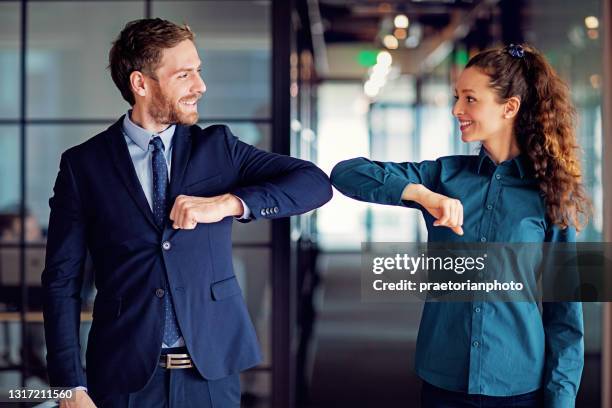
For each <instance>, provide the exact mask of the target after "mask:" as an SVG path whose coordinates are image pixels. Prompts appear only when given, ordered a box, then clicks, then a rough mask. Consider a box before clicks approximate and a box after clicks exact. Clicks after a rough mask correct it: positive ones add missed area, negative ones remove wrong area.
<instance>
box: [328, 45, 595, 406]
mask: <svg viewBox="0 0 612 408" xmlns="http://www.w3.org/2000/svg"><path fill="white" fill-rule="evenodd" d="M455 98H456V102H455V105H454V108H453V115H454V116H455V117H456V118H457V120H458V121H459V125H460V128H461V139H462V140H463V141H464V142H475V141H479V142H481V149H480V154H479V155H477V156H448V157H441V158H439V159H437V160H434V161H423V162H420V163H390V162H377V161H370V160H368V159H365V158H355V159H351V160H346V161H343V162H340V163H338V164H337V165H336V166H335V167H334V169H333V170H332V174H331V180H332V183H333V185H334V186H335V187H336V188H337V189H338V190H339V191H340V192H342V193H343V194H345V195H347V196H349V197H352V198H354V199H357V200H360V201H367V202H372V203H380V204H388V205H398V206H406V207H411V208H417V209H420V210H421V211H422V213H423V217H424V219H425V223H426V225H427V231H428V241H429V242H452V241H460V242H568V241H574V240H575V233H576V229H581V228H582V227H583V226H584V224H585V223H586V220H587V218H588V213H589V209H590V204H589V201H588V199H587V197H586V195H585V193H584V188H583V185H582V182H581V171H580V162H579V159H578V157H577V152H576V149H577V143H576V137H575V133H574V117H575V115H574V109H573V107H572V104H571V102H570V97H569V92H568V90H567V87H566V85H565V84H564V83H563V82H562V80H561V79H560V78H559V77H558V75H557V74H556V73H555V72H554V70H553V68H552V67H551V66H550V64H549V63H548V62H547V61H546V60H545V58H544V57H543V56H542V55H541V54H540V53H539V52H538V51H536V50H535V49H534V48H531V47H528V46H520V45H510V46H508V47H504V48H497V49H492V50H488V51H484V52H482V53H480V54H478V55H476V56H474V57H472V58H471V59H470V61H469V62H468V64H467V66H466V69H465V70H464V71H463V72H462V73H461V75H460V77H459V78H458V80H457V83H456V89H455ZM444 227H446V228H444ZM583 334H584V332H583V318H582V305H581V304H580V303H576V302H558V303H544V304H543V305H542V312H540V310H539V308H538V306H537V304H535V303H529V302H507V303H504V302H464V303H459V302H453V303H450V302H449V303H442V302H431V303H426V304H425V307H424V310H423V316H422V318H421V324H420V328H419V335H418V339H417V349H416V363H415V366H416V367H415V369H416V372H417V374H418V375H419V377H421V378H422V379H423V381H424V383H423V389H422V397H421V400H422V404H423V406H425V407H435V408H442V407H476V406H478V407H485V406H486V407H488V406H491V407H504V406H507V407H540V406H546V407H563V408H567V407H573V406H574V404H575V398H576V393H577V391H578V386H579V384H580V377H581V375H582V368H583V362H584V356H583V354H584V353H583V352H584V343H583Z"/></svg>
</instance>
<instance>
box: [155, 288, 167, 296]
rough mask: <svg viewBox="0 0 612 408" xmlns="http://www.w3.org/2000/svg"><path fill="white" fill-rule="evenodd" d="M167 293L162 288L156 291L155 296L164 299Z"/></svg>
mask: <svg viewBox="0 0 612 408" xmlns="http://www.w3.org/2000/svg"><path fill="white" fill-rule="evenodd" d="M165 293H166V291H165V290H163V289H162V288H159V289H157V290H156V291H155V296H157V297H158V298H160V299H161V298H163V297H164V294H165Z"/></svg>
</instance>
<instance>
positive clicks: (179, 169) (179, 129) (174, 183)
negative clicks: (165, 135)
mask: <svg viewBox="0 0 612 408" xmlns="http://www.w3.org/2000/svg"><path fill="white" fill-rule="evenodd" d="M190 156H191V132H190V130H189V127H188V126H181V125H176V130H175V131H174V137H173V139H172V170H171V172H170V194H169V195H168V200H169V202H168V212H170V210H171V209H172V206H173V205H174V200H175V199H176V196H177V195H178V194H179V191H180V190H181V186H182V185H183V176H184V175H185V169H186V168H187V164H188V163H189V157H190Z"/></svg>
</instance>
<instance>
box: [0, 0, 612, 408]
mask: <svg viewBox="0 0 612 408" xmlns="http://www.w3.org/2000/svg"><path fill="white" fill-rule="evenodd" d="M610 3H611V0H583V1H580V2H577V1H558V0H412V1H409V0H405V1H369V0H361V1H358V0H271V1H266V0H231V1H230V0H204V1H161V0H152V1H149V0H140V1H113V0H105V1H102V0H99V1H41V0H32V1H13V0H9V1H6V0H0V152H1V153H0V158H1V159H0V390H5V389H8V388H10V387H15V386H29V387H34V386H39V385H44V384H46V372H45V346H44V334H43V331H42V314H41V305H40V303H41V302H40V273H41V271H42V268H43V264H44V252H45V237H46V230H47V224H48V217H49V206H48V199H49V197H50V196H51V194H52V187H53V182H54V180H55V177H56V175H57V171H58V165H59V157H60V154H61V153H62V152H63V151H64V150H66V149H67V148H69V147H71V146H74V145H76V144H78V143H81V142H83V141H85V140H87V139H88V138H90V137H91V136H93V135H95V134H97V133H99V132H100V131H102V130H104V129H106V128H107V127H108V126H109V125H110V124H112V123H113V122H114V121H115V120H116V119H117V118H118V117H119V116H120V115H122V114H123V113H125V111H126V110H127V109H128V105H127V104H126V103H125V102H123V100H122V99H121V97H120V94H119V92H118V91H117V89H116V88H115V86H114V84H113V82H112V80H111V78H110V74H109V71H108V70H107V68H106V67H107V65H108V60H107V55H108V50H109V48H110V45H111V42H112V41H113V40H114V38H115V36H116V35H117V34H118V33H119V31H120V30H121V28H122V27H123V26H124V25H125V23H126V22H128V21H130V20H133V19H137V18H142V17H162V18H167V19H170V20H172V21H175V22H177V23H183V22H185V23H187V24H189V25H190V26H191V28H192V29H193V31H194V32H195V33H196V41H197V46H198V50H199V52H200V56H201V58H202V61H203V70H202V76H203V78H204V80H205V81H206V84H207V89H208V90H207V92H206V94H205V96H204V98H203V99H202V100H201V101H200V106H199V111H200V122H201V123H200V125H201V126H206V125H208V124H212V123H226V124H228V125H229V126H230V127H231V129H232V131H233V132H234V133H235V134H236V135H238V136H239V137H240V138H241V139H243V140H245V141H246V142H248V143H251V144H255V145H257V146H258V147H261V148H263V149H266V150H270V151H275V152H280V153H284V154H291V155H293V156H296V157H301V158H304V159H307V160H312V161H314V162H316V163H317V164H318V165H319V166H320V167H321V168H323V169H324V170H325V171H326V172H327V173H328V174H329V171H330V170H331V168H332V167H333V165H334V164H335V163H337V162H338V161H340V160H343V159H346V158H350V157H355V156H366V157H372V158H375V159H376V160H393V161H420V160H424V159H433V158H436V157H439V156H443V155H449V154H470V153H472V154H474V153H476V152H477V150H476V147H477V146H473V145H465V144H462V143H461V141H460V138H459V131H458V126H457V122H456V121H455V120H454V119H453V117H452V116H451V113H450V111H451V107H452V103H453V83H454V80H455V78H456V76H457V75H458V73H459V72H460V71H461V69H462V68H463V66H464V65H465V64H466V63H467V60H468V59H469V57H470V56H471V55H473V54H474V53H475V52H478V51H479V50H482V49H485V48H487V47H489V46H494V45H499V44H502V43H505V44H508V43H512V42H514V43H519V42H529V43H531V44H533V45H535V46H536V47H538V48H539V49H540V50H542V51H543V52H544V53H545V55H546V56H547V57H548V58H549V60H550V61H551V62H552V63H553V65H554V66H555V68H556V69H557V70H558V72H559V73H560V74H561V75H562V77H563V78H564V79H565V80H566V81H567V82H568V83H569V85H570V88H571V91H572V96H573V100H574V103H575V105H576V107H577V110H578V116H579V122H578V129H577V130H578V137H579V140H580V144H581V147H582V149H583V156H582V159H583V166H584V170H585V174H584V176H585V182H586V184H587V187H588V191H589V193H590V195H591V197H592V199H593V203H594V210H595V211H594V218H593V220H592V222H591V223H590V225H589V227H588V228H587V229H586V230H585V231H584V232H583V233H582V234H581V235H580V236H579V238H580V240H583V241H610V239H612V230H611V225H612V224H611V222H612V221H610V217H609V216H608V217H604V213H606V214H608V215H609V214H610V213H609V208H610V207H609V202H610V200H609V199H610V197H611V195H612V194H611V192H610V189H611V187H610V185H611V184H610V180H609V179H608V183H607V185H606V183H605V175H606V174H607V173H609V171H610V168H609V167H606V166H608V164H607V163H608V162H609V161H610V158H611V157H610V155H611V153H610V152H609V151H608V153H605V152H604V150H603V146H604V142H605V141H606V140H607V141H608V143H610V140H611V137H612V136H611V135H610V133H611V132H612V128H611V127H610V124H609V123H607V122H606V120H607V119H606V118H609V117H611V116H612V111H611V107H610V102H609V101H610V98H611V96H610V86H609V84H610V82H609V79H610V76H611V75H612V66H611V64H610V61H609V59H606V58H609V56H610V55H611V53H612V47H611V45H610V37H611V36H610V32H611V31H610V28H609V25H610V23H612V20H611V18H612V12H611V10H610V8H611V5H610ZM606 84H607V85H606ZM606 154H607V156H606ZM606 157H607V159H608V160H606ZM100 177H104V175H103V174H101V175H100ZM606 211H608V212H606ZM235 224H237V223H235ZM425 239H426V232H425V229H424V225H423V224H422V220H421V218H420V215H419V214H418V213H417V212H416V211H414V210H406V209H400V208H392V207H382V206H373V205H368V204H364V203H358V202H356V201H352V200H349V199H347V198H345V197H343V196H342V195H340V194H339V193H337V192H336V193H335V196H334V198H333V199H332V201H331V202H330V203H328V204H327V205H326V206H324V207H323V208H321V209H319V210H317V211H315V212H311V213H309V214H306V215H303V216H301V217H294V218H292V219H291V220H279V221H274V222H269V221H258V222H255V223H250V224H247V225H242V224H241V225H235V231H234V249H235V250H234V266H235V269H236V274H237V275H238V278H239V281H240V283H241V286H242V289H243V294H244V297H245V299H246V301H247V305H248V307H249V311H250V313H251V317H252V318H253V321H254V322H255V326H256V329H257V331H258V336H259V339H260V341H261V344H262V347H263V352H264V361H263V363H262V364H261V365H260V366H258V367H256V368H254V369H252V370H249V371H247V372H245V373H244V374H243V383H242V384H243V406H245V407H249V406H253V407H279V408H280V407H283V408H284V407H292V406H301V407H313V408H314V407H320V408H326V407H344V406H347V407H348V406H351V407H381V406H384V407H400V406H401V407H412V406H417V405H418V403H417V401H418V395H419V390H420V381H419V380H418V378H417V377H416V376H415V374H414V373H413V370H412V366H413V360H414V348H415V341H416V333H417V331H418V325H419V320H420V312H421V305H418V304H414V303H406V304H372V303H367V304H366V303H362V302H361V301H360V280H359V267H360V254H359V251H360V245H361V242H363V241H423V240H425ZM86 273H87V276H88V279H86V281H85V285H84V287H83V291H82V297H83V308H82V311H83V313H82V325H81V339H82V342H81V344H82V348H83V350H82V355H83V356H84V354H85V349H84V347H85V344H86V343H85V339H86V337H87V333H88V329H89V327H90V325H91V307H92V301H93V298H94V296H95V288H94V287H93V284H92V279H93V278H92V275H93V274H94V273H95V271H94V270H93V268H92V267H91V265H88V266H87V268H86ZM607 308H608V306H607V305H605V304H603V303H585V304H584V314H585V325H586V327H585V330H586V336H585V346H586V355H585V361H586V363H585V370H584V374H583V379H582V384H581V388H580V393H579V396H578V402H577V406H579V407H612V405H611V404H612V402H611V401H610V400H609V398H610V396H609V395H608V394H607V393H608V392H609V390H610V389H611V388H612V381H611V378H610V375H609V373H608V371H607V370H609V369H610V367H608V364H610V362H609V361H608V360H610V357H609V356H610V354H607V353H608V350H609V349H608V348H607V347H608V346H607V345H608V344H609V342H610V337H609V336H610V315H609V314H608V309H607ZM606 362H607V364H605V363H606ZM83 363H85V360H84V359H83ZM606 373H607V374H606ZM31 405H33V404H31Z"/></svg>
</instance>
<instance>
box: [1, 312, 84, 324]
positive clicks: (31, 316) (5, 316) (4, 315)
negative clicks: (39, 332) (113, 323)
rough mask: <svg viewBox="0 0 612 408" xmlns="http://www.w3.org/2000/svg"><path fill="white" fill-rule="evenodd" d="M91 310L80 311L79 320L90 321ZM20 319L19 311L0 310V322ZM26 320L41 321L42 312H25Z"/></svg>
mask: <svg viewBox="0 0 612 408" xmlns="http://www.w3.org/2000/svg"><path fill="white" fill-rule="evenodd" d="M91 320H92V317H91V312H81V321H82V322H87V321H91ZM19 321H21V313H19V312H0V322H19ZM26 322H32V323H42V322H43V314H42V312H27V313H26Z"/></svg>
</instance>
